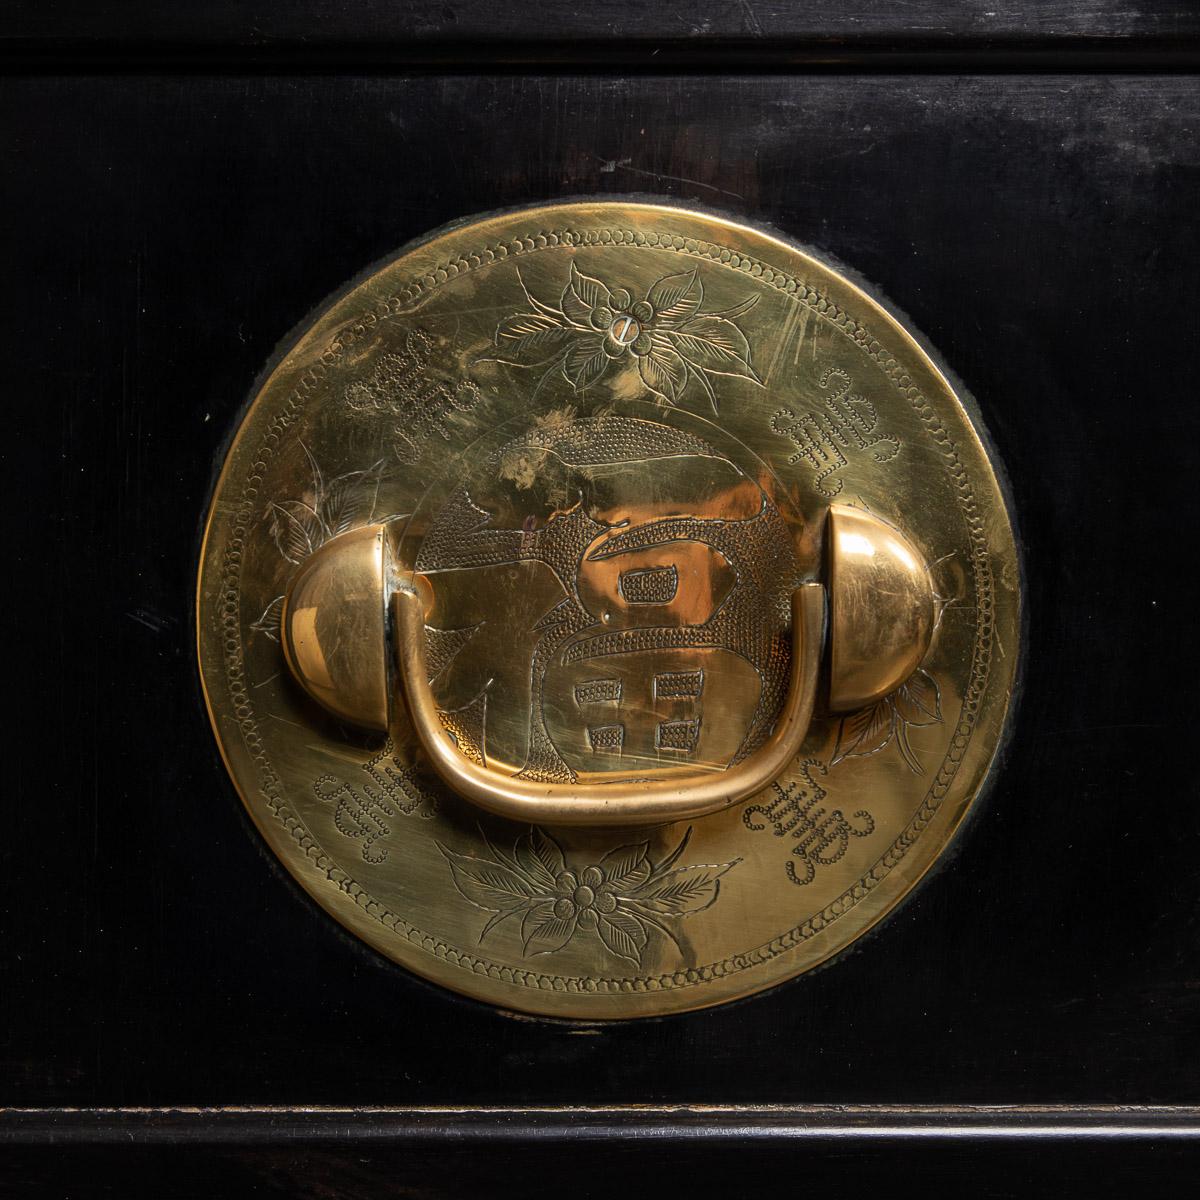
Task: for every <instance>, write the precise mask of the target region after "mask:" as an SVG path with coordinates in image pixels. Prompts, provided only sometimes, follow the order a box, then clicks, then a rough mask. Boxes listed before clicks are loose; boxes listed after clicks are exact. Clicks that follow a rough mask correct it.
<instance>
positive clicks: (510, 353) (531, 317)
mask: <svg viewBox="0 0 1200 1200" xmlns="http://www.w3.org/2000/svg"><path fill="white" fill-rule="evenodd" d="M570 336H571V333H570V331H569V330H568V329H566V328H564V327H563V324H562V322H561V321H560V320H556V319H555V318H554V317H553V316H547V315H544V314H542V313H518V314H517V315H516V316H515V317H510V318H509V319H508V320H507V321H502V322H501V323H500V325H499V326H498V327H497V329H496V345H497V346H498V347H499V348H500V350H501V352H502V354H503V355H504V359H503V361H506V362H513V363H516V364H518V365H520V366H537V365H538V364H540V363H544V362H548V361H549V360H550V359H552V358H553V357H554V356H555V355H556V354H558V353H560V352H561V351H562V349H563V348H564V347H565V345H566V343H567V339H568V338H569V337H570Z"/></svg>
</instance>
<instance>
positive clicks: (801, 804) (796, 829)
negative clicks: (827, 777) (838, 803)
mask: <svg viewBox="0 0 1200 1200" xmlns="http://www.w3.org/2000/svg"><path fill="white" fill-rule="evenodd" d="M814 771H816V772H818V773H819V774H821V775H824V774H825V773H826V767H825V766H824V764H822V763H820V762H818V761H817V760H816V759H813V758H810V759H806V760H805V761H804V762H803V763H801V764H800V779H799V780H797V781H795V782H792V783H789V784H788V785H787V786H786V787H784V786H782V785H781V784H778V783H774V784H772V785H771V787H772V789H773V791H774V793H775V794H774V795H773V796H772V797H771V799H769V800H766V801H764V802H762V803H759V804H751V805H750V806H749V807H748V808H746V809H745V810H744V811H743V812H742V823H743V824H744V825H745V826H746V828H747V829H752V830H754V831H756V832H761V831H762V830H764V829H767V828H768V827H769V828H770V830H771V832H772V833H773V834H774V835H775V837H777V838H782V837H790V838H791V839H792V840H793V841H794V842H795V843H796V844H795V845H794V846H793V847H792V851H791V858H789V860H788V861H787V862H786V863H785V864H784V869H785V870H786V872H787V877H788V878H789V879H790V880H791V881H792V882H793V883H794V884H796V885H797V886H798V887H804V886H806V885H807V884H810V883H812V881H813V880H814V879H815V878H816V876H817V868H818V867H827V866H830V865H832V864H833V863H835V862H838V861H839V860H840V859H842V858H844V857H845V855H846V851H847V850H848V849H849V848H850V839H851V838H865V837H868V836H870V835H871V834H872V833H874V832H875V819H874V818H873V817H872V816H871V814H870V813H869V812H867V811H866V809H859V811H858V812H855V813H853V814H851V815H850V816H846V815H845V814H844V813H843V812H842V810H841V809H840V808H827V807H825V806H824V805H823V804H822V803H821V802H822V801H823V800H824V799H825V797H826V795H827V793H826V791H825V789H824V788H823V787H822V786H821V785H820V784H819V783H818V782H817V781H816V780H815V779H814V778H813V772H814ZM793 860H795V861H793Z"/></svg>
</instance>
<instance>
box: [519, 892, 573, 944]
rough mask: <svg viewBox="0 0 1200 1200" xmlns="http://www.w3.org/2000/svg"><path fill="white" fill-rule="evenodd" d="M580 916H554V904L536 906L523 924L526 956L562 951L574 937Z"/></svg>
mask: <svg viewBox="0 0 1200 1200" xmlns="http://www.w3.org/2000/svg"><path fill="white" fill-rule="evenodd" d="M578 920H579V918H578V916H577V915H576V914H575V913H574V912H573V913H572V914H571V916H569V917H566V918H561V917H556V916H555V915H554V904H553V903H552V902H547V903H545V904H535V905H534V906H533V907H532V908H530V909H529V911H528V912H527V913H526V914H525V918H524V920H522V922H521V938H522V940H523V941H524V943H525V953H526V954H552V953H553V952H554V951H555V950H561V949H562V948H563V947H564V946H565V945H566V944H567V943H568V942H569V941H570V940H571V938H572V937H573V936H574V934H575V926H576V925H577V923H578Z"/></svg>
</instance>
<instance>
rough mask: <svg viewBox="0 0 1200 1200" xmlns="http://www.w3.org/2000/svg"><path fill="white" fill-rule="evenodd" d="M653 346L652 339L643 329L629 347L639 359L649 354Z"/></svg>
mask: <svg viewBox="0 0 1200 1200" xmlns="http://www.w3.org/2000/svg"><path fill="white" fill-rule="evenodd" d="M653 346H654V339H653V338H651V336H650V335H649V334H648V333H647V332H646V331H645V330H644V329H643V330H642V332H641V333H639V334H638V335H637V337H636V338H634V340H633V345H632V346H631V347H630V348H631V349H632V350H633V352H634V354H636V355H637V356H638V357H639V358H641V357H642V356H643V355H645V354H649V353H650V351H651V349H652V348H653Z"/></svg>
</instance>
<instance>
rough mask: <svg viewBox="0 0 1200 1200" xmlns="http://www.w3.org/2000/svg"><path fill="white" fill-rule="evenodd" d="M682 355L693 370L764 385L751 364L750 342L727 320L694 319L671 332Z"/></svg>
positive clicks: (704, 317) (703, 317) (710, 317)
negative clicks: (695, 368)
mask: <svg viewBox="0 0 1200 1200" xmlns="http://www.w3.org/2000/svg"><path fill="white" fill-rule="evenodd" d="M671 339H672V340H673V341H674V343H675V345H676V347H677V348H678V350H679V353H680V354H682V355H683V357H684V358H686V359H687V360H688V362H690V363H691V364H692V366H694V367H699V368H700V370H702V371H712V372H713V373H714V374H717V375H739V376H741V377H742V378H743V379H753V380H754V382H755V383H762V380H761V379H759V377H758V374H757V372H756V371H755V370H754V368H753V367H752V366H751V365H750V343H749V342H748V341H747V340H746V335H745V334H744V333H743V332H742V331H741V330H740V329H739V328H738V327H737V326H736V325H735V324H734V323H733V322H732V321H727V320H726V319H725V318H724V317H713V316H699V317H693V318H692V319H691V320H690V321H688V323H687V324H686V325H684V326H683V327H682V328H680V329H677V330H675V331H673V332H672V333H671Z"/></svg>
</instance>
